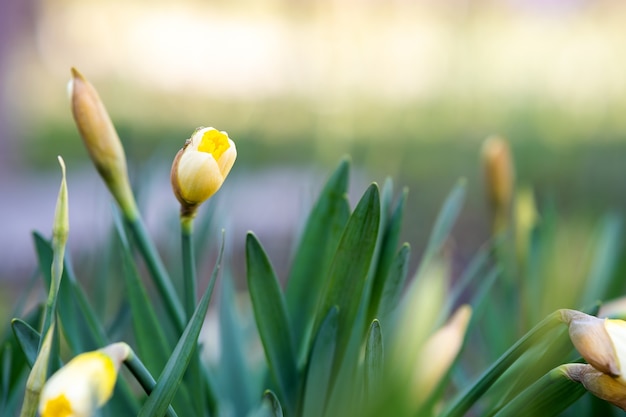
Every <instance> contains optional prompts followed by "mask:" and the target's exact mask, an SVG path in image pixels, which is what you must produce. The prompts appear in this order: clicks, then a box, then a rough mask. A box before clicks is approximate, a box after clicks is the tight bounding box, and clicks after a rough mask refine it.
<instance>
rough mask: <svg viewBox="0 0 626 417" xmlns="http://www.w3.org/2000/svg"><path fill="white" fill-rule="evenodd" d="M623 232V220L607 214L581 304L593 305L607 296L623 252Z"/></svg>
mask: <svg viewBox="0 0 626 417" xmlns="http://www.w3.org/2000/svg"><path fill="white" fill-rule="evenodd" d="M622 233H623V232H622V221H621V219H620V218H619V217H617V216H615V215H612V216H607V217H606V218H605V219H604V221H603V222H602V225H601V228H600V233H599V235H600V236H599V238H598V239H597V241H596V247H595V248H594V249H595V250H594V258H593V263H592V266H591V271H590V273H589V276H588V277H587V288H585V289H584V291H583V292H582V295H583V297H582V300H581V303H580V305H581V306H587V305H591V304H592V303H594V302H597V301H598V300H602V299H604V297H606V296H607V291H608V290H609V286H610V284H611V278H612V277H613V271H614V270H615V265H616V264H617V261H618V260H619V256H620V253H621V247H622V244H621V243H622Z"/></svg>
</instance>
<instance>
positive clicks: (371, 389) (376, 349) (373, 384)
mask: <svg viewBox="0 0 626 417" xmlns="http://www.w3.org/2000/svg"><path fill="white" fill-rule="evenodd" d="M383 363H384V352H383V334H382V331H381V328H380V323H379V322H378V320H374V321H372V324H371V325H370V328H369V331H368V333H367V342H366V344H365V363H364V367H365V398H366V399H371V398H372V397H373V396H374V393H375V392H377V391H380V390H381V389H382V387H381V382H382V376H383Z"/></svg>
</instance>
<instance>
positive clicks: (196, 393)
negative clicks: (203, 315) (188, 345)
mask: <svg viewBox="0 0 626 417" xmlns="http://www.w3.org/2000/svg"><path fill="white" fill-rule="evenodd" d="M180 226H181V238H182V251H183V283H184V291H185V293H184V298H183V300H184V306H185V313H186V317H187V320H190V319H191V316H193V313H194V312H195V311H196V300H197V293H198V290H197V284H196V263H195V256H194V246H193V216H185V215H181V217H180ZM184 379H185V382H186V383H187V385H188V387H189V392H190V393H191V399H192V402H193V404H194V407H195V409H196V414H197V415H201V413H202V393H203V392H204V384H203V382H204V381H203V379H202V374H201V364H200V352H199V349H198V348H196V349H195V350H194V351H193V353H192V354H191V359H190V362H189V367H188V368H187V371H186V373H185V377H184Z"/></svg>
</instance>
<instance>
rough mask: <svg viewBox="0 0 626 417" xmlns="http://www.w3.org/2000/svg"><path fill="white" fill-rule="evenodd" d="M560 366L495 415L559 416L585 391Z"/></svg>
mask: <svg viewBox="0 0 626 417" xmlns="http://www.w3.org/2000/svg"><path fill="white" fill-rule="evenodd" d="M565 367H567V365H563V366H560V367H558V368H555V369H553V370H552V371H550V372H548V373H547V374H545V375H544V376H543V377H541V378H539V379H538V380H537V381H536V382H535V383H533V384H532V385H531V386H530V387H528V388H527V389H526V390H524V391H523V392H522V393H521V394H520V395H518V396H517V397H515V398H514V399H513V400H512V401H509V402H507V403H506V404H505V405H504V407H503V408H502V409H500V410H499V411H498V412H497V413H496V414H495V416H494V417H517V416H542V417H543V416H545V417H551V416H558V415H560V414H561V413H562V412H563V411H565V409H566V408H567V407H569V406H570V405H571V404H573V403H574V402H575V401H576V400H578V399H579V398H580V397H581V396H583V394H585V392H587V391H586V390H585V387H584V386H583V384H581V383H578V382H575V381H572V380H571V379H570V378H569V377H568V376H567V375H566V371H565V370H564V369H565Z"/></svg>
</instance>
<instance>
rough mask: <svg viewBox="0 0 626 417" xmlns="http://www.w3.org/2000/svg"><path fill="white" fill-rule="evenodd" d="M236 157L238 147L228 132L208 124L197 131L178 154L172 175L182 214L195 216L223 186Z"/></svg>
mask: <svg viewBox="0 0 626 417" xmlns="http://www.w3.org/2000/svg"><path fill="white" fill-rule="evenodd" d="M236 158H237V148H236V147H235V143H234V142H233V141H232V140H231V139H230V138H229V137H228V134H227V133H226V132H220V131H218V130H217V129H215V128H212V127H206V128H199V129H197V130H196V131H195V132H194V133H193V135H192V136H191V139H188V140H187V141H186V143H185V146H184V147H183V148H182V149H181V150H180V151H178V153H177V154H176V157H175V158H174V163H173V164H172V171H171V174H170V179H171V182H172V189H173V191H174V195H175V196H176V198H177V199H178V201H179V202H180V204H181V216H186V217H192V216H193V215H194V214H195V211H196V209H197V207H198V206H199V205H200V204H202V203H203V202H204V201H206V200H207V199H208V198H209V197H211V196H212V195H213V194H215V193H216V192H217V190H219V189H220V187H221V186H222V184H223V183H224V180H225V179H226V176H227V175H228V173H229V172H230V169H231V168H232V167H233V164H234V163H235V159H236Z"/></svg>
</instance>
